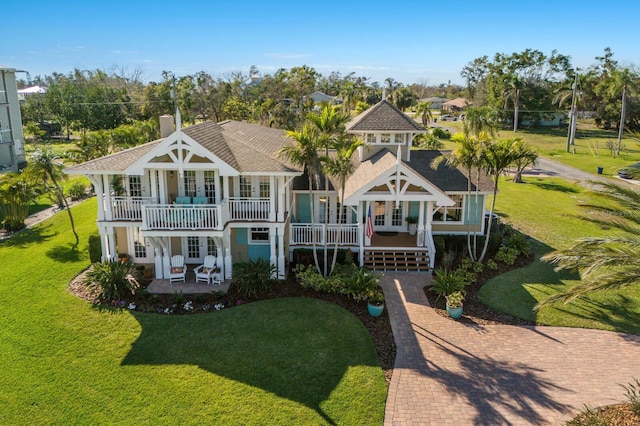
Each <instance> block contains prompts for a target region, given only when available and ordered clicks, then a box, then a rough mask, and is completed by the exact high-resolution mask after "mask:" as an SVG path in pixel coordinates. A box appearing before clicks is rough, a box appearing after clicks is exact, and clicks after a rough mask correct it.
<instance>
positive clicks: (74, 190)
mask: <svg viewBox="0 0 640 426" xmlns="http://www.w3.org/2000/svg"><path fill="white" fill-rule="evenodd" d="M86 189H87V188H86V187H85V186H84V184H83V183H82V182H80V181H75V182H73V183H72V184H71V185H69V187H68V188H67V196H68V197H69V198H71V199H72V200H74V201H77V200H80V199H82V198H84V197H85V195H87V193H86Z"/></svg>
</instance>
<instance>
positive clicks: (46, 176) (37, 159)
mask: <svg viewBox="0 0 640 426" xmlns="http://www.w3.org/2000/svg"><path fill="white" fill-rule="evenodd" d="M30 166H31V167H30V168H31V173H34V175H35V176H37V177H38V178H39V179H40V180H41V181H42V182H44V183H45V184H46V183H49V182H51V184H52V185H53V189H54V190H55V191H56V193H57V198H58V199H59V200H62V201H63V202H64V206H65V209H66V210H67V214H68V215H69V222H70V223H71V231H72V232H73V235H74V237H75V239H76V243H75V245H74V246H73V247H74V248H76V247H78V243H79V241H80V240H79V238H78V233H77V232H76V226H75V224H74V222H73V215H72V214H71V209H70V208H69V203H68V201H67V199H66V197H65V196H64V191H63V190H62V187H60V182H61V181H62V180H64V179H65V177H66V175H65V174H64V173H63V172H62V169H63V165H62V163H61V162H60V157H59V156H57V155H55V154H54V153H53V151H52V150H51V149H49V148H39V149H37V150H36V151H34V152H33V154H32V155H31V162H30Z"/></svg>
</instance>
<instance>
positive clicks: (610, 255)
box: [535, 183, 640, 310]
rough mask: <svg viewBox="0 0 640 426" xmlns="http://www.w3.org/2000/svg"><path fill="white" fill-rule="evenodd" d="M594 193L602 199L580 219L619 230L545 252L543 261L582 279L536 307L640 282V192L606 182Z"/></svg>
mask: <svg viewBox="0 0 640 426" xmlns="http://www.w3.org/2000/svg"><path fill="white" fill-rule="evenodd" d="M594 196H596V197H599V198H600V199H601V201H600V202H597V203H595V204H590V205H585V206H584V207H586V208H588V209H589V210H590V214H589V216H580V218H581V219H584V220H586V221H589V222H592V223H595V224H598V225H600V226H602V227H603V228H604V229H613V230H617V231H618V232H613V233H611V234H610V235H608V236H607V237H601V238H596V237H591V238H583V239H580V240H578V241H576V243H575V244H574V245H573V246H572V247H570V248H568V249H564V250H557V251H554V252H551V253H548V254H546V255H544V256H543V257H542V260H543V261H545V262H550V263H554V264H556V265H558V266H557V267H556V270H577V271H579V272H580V275H581V278H582V282H581V283H579V284H577V285H575V286H573V287H570V288H569V289H567V290H565V291H563V292H560V293H557V294H554V295H553V296H550V297H548V298H547V299H545V300H543V301H542V302H540V303H538V305H536V307H535V309H536V310H539V309H541V308H543V307H546V306H549V305H551V304H552V303H555V302H563V303H564V304H566V303H569V302H571V301H573V300H576V299H579V298H582V297H585V296H588V295H590V294H592V293H595V292H599V291H604V290H615V289H620V288H624V287H628V286H631V285H638V284H640V257H639V256H638V253H640V192H639V191H638V190H637V189H632V188H628V187H622V186H618V185H615V184H612V183H603V184H602V187H601V188H600V189H599V192H597V193H594ZM605 227H606V228H605Z"/></svg>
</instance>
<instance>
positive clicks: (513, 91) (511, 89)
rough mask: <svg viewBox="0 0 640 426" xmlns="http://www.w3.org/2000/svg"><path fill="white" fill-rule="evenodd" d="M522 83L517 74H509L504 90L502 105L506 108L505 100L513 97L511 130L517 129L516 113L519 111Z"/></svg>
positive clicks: (515, 130)
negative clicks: (505, 89)
mask: <svg viewBox="0 0 640 426" xmlns="http://www.w3.org/2000/svg"><path fill="white" fill-rule="evenodd" d="M521 87H522V84H521V83H520V79H519V78H518V76H516V75H514V76H511V77H510V78H509V79H508V80H507V91H506V92H505V95H504V97H505V99H504V107H505V109H507V100H508V99H509V98H513V131H514V133H516V132H517V131H518V113H519V112H520V88H521Z"/></svg>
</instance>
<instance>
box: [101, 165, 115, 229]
mask: <svg viewBox="0 0 640 426" xmlns="http://www.w3.org/2000/svg"><path fill="white" fill-rule="evenodd" d="M102 185H103V186H104V219H105V220H113V206H112V203H111V182H109V175H102Z"/></svg>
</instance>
